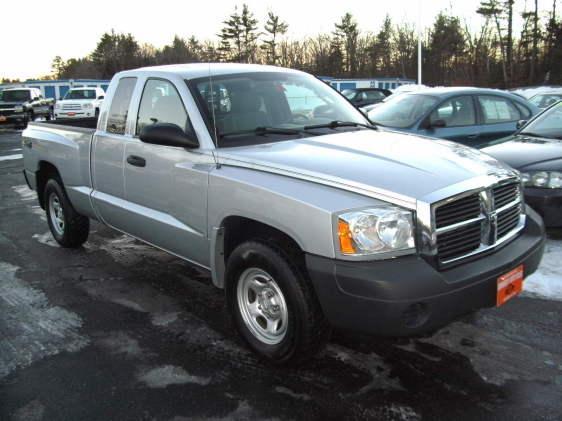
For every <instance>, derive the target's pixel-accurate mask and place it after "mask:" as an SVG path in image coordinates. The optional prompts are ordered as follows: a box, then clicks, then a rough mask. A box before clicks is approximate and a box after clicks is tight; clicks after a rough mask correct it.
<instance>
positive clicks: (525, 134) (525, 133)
mask: <svg viewBox="0 0 562 421" xmlns="http://www.w3.org/2000/svg"><path fill="white" fill-rule="evenodd" d="M519 134H520V135H523V136H530V137H542V138H543V139H555V137H552V136H546V135H544V134H540V133H533V132H519Z"/></svg>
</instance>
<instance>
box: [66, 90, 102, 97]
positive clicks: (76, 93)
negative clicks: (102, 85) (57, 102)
mask: <svg viewBox="0 0 562 421" xmlns="http://www.w3.org/2000/svg"><path fill="white" fill-rule="evenodd" d="M64 99H96V91H95V90H93V89H79V90H70V91H68V92H67V93H66V95H65V96H64Z"/></svg>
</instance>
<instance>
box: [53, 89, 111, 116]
mask: <svg viewBox="0 0 562 421" xmlns="http://www.w3.org/2000/svg"><path fill="white" fill-rule="evenodd" d="M104 97H105V92H104V90H103V89H102V88H72V89H69V90H68V92H67V93H66V95H65V96H64V98H61V99H60V100H59V101H57V103H56V105H55V118H83V117H97V116H98V115H99V113H100V107H101V104H102V102H103V99H104Z"/></svg>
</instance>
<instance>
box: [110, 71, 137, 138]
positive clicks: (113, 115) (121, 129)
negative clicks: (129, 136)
mask: <svg viewBox="0 0 562 421" xmlns="http://www.w3.org/2000/svg"><path fill="white" fill-rule="evenodd" d="M136 83H137V78H136V77H124V78H121V79H120V80H119V84H118V85H117V89H116V90H115V94H114V95H113V99H112V101H111V108H110V109H109V116H108V117H107V127H106V131H107V132H109V133H113V134H125V126H126V124H127V114H128V112H129V105H130V104H131V97H132V96H133V91H134V89H135V85H136Z"/></svg>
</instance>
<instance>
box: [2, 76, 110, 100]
mask: <svg viewBox="0 0 562 421" xmlns="http://www.w3.org/2000/svg"><path fill="white" fill-rule="evenodd" d="M108 85H109V80H98V79H66V80H26V81H25V82H21V83H5V84H0V91H2V90H4V89H6V88H18V87H25V88H37V89H40V90H41V94H42V95H43V96H44V97H45V98H55V99H60V98H62V97H63V96H64V95H65V94H66V92H67V91H68V90H69V89H70V88H85V87H88V88H102V89H103V90H104V91H106V90H107V86H108Z"/></svg>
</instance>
